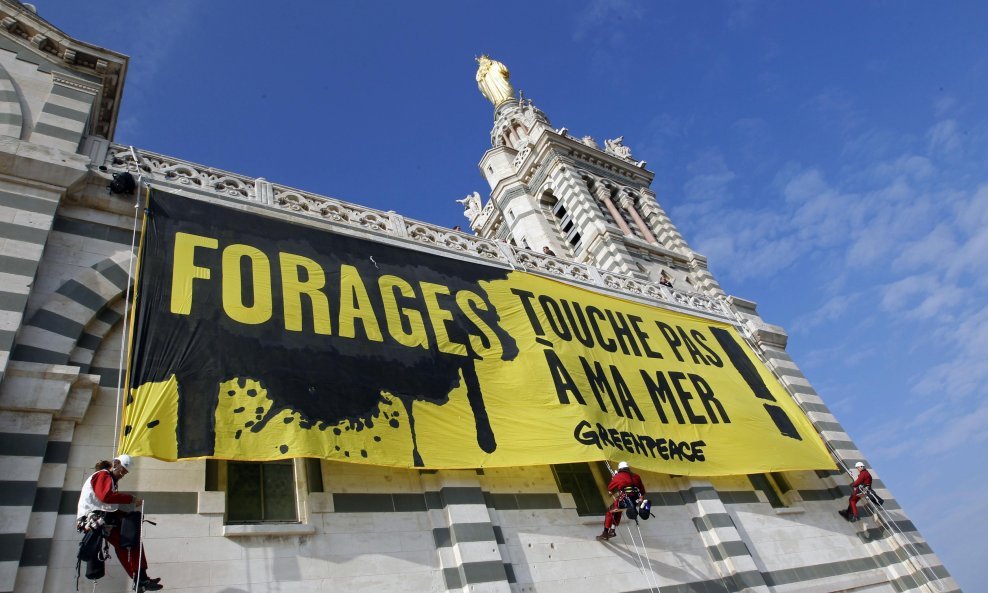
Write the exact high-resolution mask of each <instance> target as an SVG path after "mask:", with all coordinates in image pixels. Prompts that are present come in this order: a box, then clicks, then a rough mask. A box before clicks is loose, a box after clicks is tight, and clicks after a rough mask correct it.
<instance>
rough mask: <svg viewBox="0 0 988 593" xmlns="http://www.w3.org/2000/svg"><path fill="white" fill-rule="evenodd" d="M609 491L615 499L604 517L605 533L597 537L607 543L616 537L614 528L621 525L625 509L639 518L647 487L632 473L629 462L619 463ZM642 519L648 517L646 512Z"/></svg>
mask: <svg viewBox="0 0 988 593" xmlns="http://www.w3.org/2000/svg"><path fill="white" fill-rule="evenodd" d="M607 491H608V492H610V494H611V496H613V497H614V502H612V503H611V507H610V508H609V509H607V513H606V514H605V515H604V532H603V533H601V534H600V535H598V536H597V539H598V540H600V541H607V540H609V539H611V538H612V537H614V536H615V535H616V534H615V532H614V528H615V527H617V526H618V525H620V524H621V513H623V512H624V510H625V509H631V510H634V513H633V515H634V516H637V513H638V510H637V509H638V508H639V505H640V504H642V502H643V501H644V500H645V485H644V484H643V483H642V479H641V478H640V477H638V474H636V473H634V472H632V471H631V468H630V467H628V462H627V461H622V462H621V463H618V470H617V472H615V473H614V477H613V478H611V483H610V484H608V485H607ZM631 514H632V513H629V515H631ZM642 517H643V518H646V517H647V515H646V514H645V512H643V514H642ZM632 518H634V517H632Z"/></svg>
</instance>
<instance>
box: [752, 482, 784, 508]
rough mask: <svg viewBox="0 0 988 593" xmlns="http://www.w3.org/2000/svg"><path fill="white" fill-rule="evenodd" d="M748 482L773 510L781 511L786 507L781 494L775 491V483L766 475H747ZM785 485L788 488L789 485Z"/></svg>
mask: <svg viewBox="0 0 988 593" xmlns="http://www.w3.org/2000/svg"><path fill="white" fill-rule="evenodd" d="M748 480H749V481H750V482H751V485H752V486H754V487H755V490H758V491H760V492H761V493H762V494H764V495H765V498H767V499H768V503H769V504H770V505H772V508H773V509H783V508H786V507H787V506H788V505H787V504H786V503H785V502H783V500H782V493H780V492H779V491H778V490H776V485H775V482H774V481H773V480H772V479H771V478H770V477H769V475H768V474H748ZM786 485H787V486H788V485H789V483H788V482H786Z"/></svg>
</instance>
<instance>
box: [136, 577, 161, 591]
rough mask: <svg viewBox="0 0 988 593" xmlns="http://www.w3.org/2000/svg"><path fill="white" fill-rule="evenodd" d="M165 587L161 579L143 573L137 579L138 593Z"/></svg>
mask: <svg viewBox="0 0 988 593" xmlns="http://www.w3.org/2000/svg"><path fill="white" fill-rule="evenodd" d="M163 588H164V585H162V584H161V579H149V578H148V575H146V574H141V575H140V576H139V577H138V581H137V591H138V593H143V592H144V591H160V590H161V589H163Z"/></svg>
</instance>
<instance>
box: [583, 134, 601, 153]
mask: <svg viewBox="0 0 988 593" xmlns="http://www.w3.org/2000/svg"><path fill="white" fill-rule="evenodd" d="M580 142H582V143H583V144H585V145H587V146H589V147H590V148H596V149H597V150H600V146H598V145H597V141H596V140H594V139H593V136H584V137H583V138H580Z"/></svg>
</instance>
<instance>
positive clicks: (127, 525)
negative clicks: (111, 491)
mask: <svg viewBox="0 0 988 593" xmlns="http://www.w3.org/2000/svg"><path fill="white" fill-rule="evenodd" d="M139 545H141V513H140V511H132V512H130V513H127V514H126V515H124V517H123V519H122V520H121V521H120V547H121V548H123V549H125V550H130V549H131V548H136V547H137V546H139Z"/></svg>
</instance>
